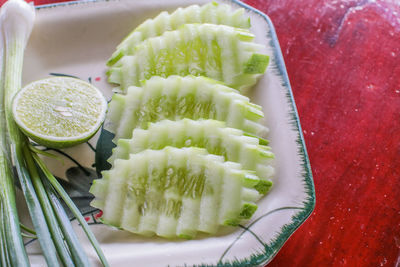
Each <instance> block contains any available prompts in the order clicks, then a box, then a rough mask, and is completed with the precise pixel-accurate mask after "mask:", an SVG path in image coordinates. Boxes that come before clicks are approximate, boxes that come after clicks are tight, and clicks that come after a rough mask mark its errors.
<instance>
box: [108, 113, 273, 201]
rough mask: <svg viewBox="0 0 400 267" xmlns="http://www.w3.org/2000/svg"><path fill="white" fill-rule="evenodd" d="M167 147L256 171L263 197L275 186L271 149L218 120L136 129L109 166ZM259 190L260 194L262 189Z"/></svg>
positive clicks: (162, 123)
mask: <svg viewBox="0 0 400 267" xmlns="http://www.w3.org/2000/svg"><path fill="white" fill-rule="evenodd" d="M166 146H173V147H177V148H182V147H191V146H194V147H200V148H205V149H206V150H207V151H208V153H210V154H215V155H220V156H224V158H225V160H226V161H232V162H237V163H240V164H241V165H242V166H243V168H244V169H246V170H252V171H256V174H257V176H258V177H260V178H262V179H263V180H265V181H266V183H265V185H264V188H263V190H262V193H267V191H268V190H269V188H270V186H271V185H272V183H271V182H269V181H268V180H269V179H271V178H272V176H273V174H274V168H273V167H272V161H273V159H274V154H273V153H272V152H271V148H270V147H268V146H264V145H260V144H259V140H258V139H257V138H254V137H248V136H245V135H243V131H241V130H238V129H234V128H229V127H226V123H224V122H222V121H216V120H197V121H194V120H190V119H183V120H179V121H170V120H163V121H160V122H157V123H151V124H150V125H149V127H148V129H147V130H143V129H135V130H134V131H133V134H132V138H131V139H119V140H118V144H117V147H116V148H115V149H114V150H113V154H112V156H111V158H110V159H109V162H110V163H111V164H112V163H113V162H114V160H115V159H128V158H129V154H134V153H139V152H141V151H143V150H146V149H163V148H164V147H166ZM259 188H260V190H261V185H260V186H259Z"/></svg>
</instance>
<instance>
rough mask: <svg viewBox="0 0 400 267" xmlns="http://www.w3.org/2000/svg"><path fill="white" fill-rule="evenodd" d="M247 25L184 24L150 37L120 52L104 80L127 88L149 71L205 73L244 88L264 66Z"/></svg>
mask: <svg viewBox="0 0 400 267" xmlns="http://www.w3.org/2000/svg"><path fill="white" fill-rule="evenodd" d="M253 38H254V35H253V34H251V33H250V32H249V31H248V30H245V29H238V28H233V27H230V26H226V25H214V24H185V25H182V26H181V27H180V28H179V29H177V30H175V31H167V32H165V33H164V34H163V35H161V36H158V37H152V38H149V39H147V40H145V41H143V42H142V43H140V44H138V45H137V46H136V47H135V52H134V53H133V54H132V55H129V56H124V57H122V58H121V59H120V60H119V62H118V64H115V65H113V66H112V67H111V68H110V69H109V71H108V72H107V74H108V75H109V77H108V81H109V82H111V83H115V84H119V85H120V90H122V91H123V92H126V89H127V88H128V87H129V86H139V85H140V81H141V80H145V79H149V78H150V77H152V76H162V77H168V76H171V75H181V76H186V75H194V76H207V77H210V78H213V79H215V80H218V81H221V82H224V83H225V84H226V85H228V86H230V87H232V88H235V89H237V90H239V91H241V92H245V91H246V90H247V89H248V88H250V87H251V86H253V85H254V84H255V83H256V81H257V79H258V78H259V77H260V75H261V74H263V73H264V72H265V70H266V68H267V66H268V63H269V57H268V56H267V55H264V54H260V53H259V50H260V49H262V48H263V46H261V45H256V44H254V43H252V42H251V41H252V40H253Z"/></svg>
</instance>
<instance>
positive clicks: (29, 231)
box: [19, 223, 36, 235]
mask: <svg viewBox="0 0 400 267" xmlns="http://www.w3.org/2000/svg"><path fill="white" fill-rule="evenodd" d="M19 226H20V227H21V229H22V230H24V231H25V232H27V233H30V234H32V235H36V232H35V230H33V229H31V228H29V227H28V226H25V225H23V224H22V223H20V224H19Z"/></svg>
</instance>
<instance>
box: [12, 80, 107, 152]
mask: <svg viewBox="0 0 400 267" xmlns="http://www.w3.org/2000/svg"><path fill="white" fill-rule="evenodd" d="M12 109H13V115H14V120H15V122H16V123H17V125H18V126H19V127H20V129H21V130H22V131H23V132H24V133H25V134H26V135H27V136H28V137H29V138H31V139H32V140H33V141H35V142H37V143H38V144H41V145H44V146H47V147H52V148H65V147H70V146H74V145H77V144H80V143H83V142H85V141H87V140H89V139H90V138H91V137H93V135H95V134H96V132H97V131H98V129H99V128H100V126H101V124H102V123H103V121H104V119H105V114H106V110H107V102H106V100H105V99H104V97H103V95H102V93H101V92H100V91H99V90H98V89H97V88H96V87H94V86H93V85H91V84H89V83H87V82H85V81H82V80H79V79H76V78H70V77H52V78H47V79H42V80H38V81H35V82H32V83H30V84H28V85H27V86H25V87H24V88H23V89H21V90H20V91H19V92H18V93H17V94H16V96H15V97H14V100H13V107H12Z"/></svg>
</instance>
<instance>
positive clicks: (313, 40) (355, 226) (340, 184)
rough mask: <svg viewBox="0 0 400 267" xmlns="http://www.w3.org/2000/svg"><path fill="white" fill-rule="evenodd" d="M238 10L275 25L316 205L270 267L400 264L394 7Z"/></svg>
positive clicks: (338, 4) (398, 19)
mask: <svg viewBox="0 0 400 267" xmlns="http://www.w3.org/2000/svg"><path fill="white" fill-rule="evenodd" d="M61 1H62V0H61ZM3 2H4V0H0V4H1V3H3ZM54 2H60V0H37V1H35V3H36V4H47V3H54ZM396 2H397V3H396ZM246 3H248V4H249V5H251V6H254V7H255V8H257V9H259V10H261V11H263V12H264V13H266V14H267V15H269V16H270V17H271V19H272V22H273V23H274V25H275V27H276V32H277V34H278V37H279V41H280V44H281V48H282V52H283V55H284V58H285V61H286V67H287V70H288V73H289V77H290V80H291V85H292V89H293V92H294V96H295V100H296V104H297V108H298V111H299V114H300V120H301V124H302V127H303V133H304V136H305V140H306V145H307V150H308V154H309V156H310V162H311V167H312V171H313V176H314V181H315V189H316V198H317V204H316V208H315V211H314V212H313V213H312V215H311V217H310V218H309V219H308V220H307V221H306V222H305V223H304V224H303V225H302V226H301V227H300V229H299V230H297V231H296V232H295V233H294V234H293V236H292V237H291V238H290V239H289V241H288V242H287V243H286V244H285V246H284V247H283V249H282V250H281V251H280V252H279V254H278V255H277V256H276V258H275V259H274V260H273V261H272V262H271V263H270V264H269V266H352V267H353V266H396V267H397V266H400V133H399V131H400V64H399V62H400V2H399V1H396V0H247V1H246Z"/></svg>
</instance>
